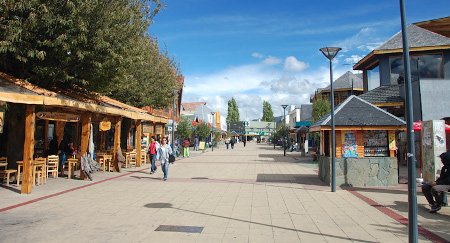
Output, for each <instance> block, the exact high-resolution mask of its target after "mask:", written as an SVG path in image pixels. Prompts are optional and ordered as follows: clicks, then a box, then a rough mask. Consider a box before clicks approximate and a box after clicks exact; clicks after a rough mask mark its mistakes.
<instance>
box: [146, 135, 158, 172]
mask: <svg viewBox="0 0 450 243" xmlns="http://www.w3.org/2000/svg"><path fill="white" fill-rule="evenodd" d="M148 153H149V154H150V161H151V163H152V166H151V167H150V174H153V173H155V171H156V169H157V167H156V154H157V148H156V141H155V137H152V140H151V142H150V147H149V148H148Z"/></svg>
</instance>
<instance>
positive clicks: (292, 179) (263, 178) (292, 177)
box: [256, 174, 327, 186]
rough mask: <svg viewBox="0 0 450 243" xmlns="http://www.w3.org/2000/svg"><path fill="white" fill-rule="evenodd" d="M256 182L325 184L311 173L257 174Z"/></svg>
mask: <svg viewBox="0 0 450 243" xmlns="http://www.w3.org/2000/svg"><path fill="white" fill-rule="evenodd" d="M256 182H272V183H295V184H302V185H314V186H326V185H327V184H326V183H324V182H323V181H321V180H320V179H319V177H318V176H317V175H311V174H258V175H257V177H256Z"/></svg>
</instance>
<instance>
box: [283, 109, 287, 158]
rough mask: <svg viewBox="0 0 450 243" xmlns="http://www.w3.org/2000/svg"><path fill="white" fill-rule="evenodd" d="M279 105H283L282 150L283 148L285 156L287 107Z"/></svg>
mask: <svg viewBox="0 0 450 243" xmlns="http://www.w3.org/2000/svg"><path fill="white" fill-rule="evenodd" d="M281 107H283V135H284V138H283V143H282V144H283V150H284V156H286V140H287V138H286V136H287V135H286V107H288V105H281Z"/></svg>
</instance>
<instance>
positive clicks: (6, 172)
mask: <svg viewBox="0 0 450 243" xmlns="http://www.w3.org/2000/svg"><path fill="white" fill-rule="evenodd" d="M13 173H14V175H15V177H16V178H17V170H2V171H0V175H1V178H2V179H3V181H5V179H6V185H8V186H9V181H10V178H11V174H13Z"/></svg>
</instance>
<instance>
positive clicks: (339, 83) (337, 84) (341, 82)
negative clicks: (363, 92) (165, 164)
mask: <svg viewBox="0 0 450 243" xmlns="http://www.w3.org/2000/svg"><path fill="white" fill-rule="evenodd" d="M352 80H353V88H354V89H362V88H363V80H362V78H361V77H360V76H358V75H355V74H354V73H352V72H350V71H347V72H346V73H344V74H343V75H342V76H340V77H339V78H337V79H336V80H334V82H333V89H334V90H336V89H351V88H352ZM323 90H327V91H329V90H330V85H328V86H327V87H325V88H323V89H319V92H320V91H323Z"/></svg>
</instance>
